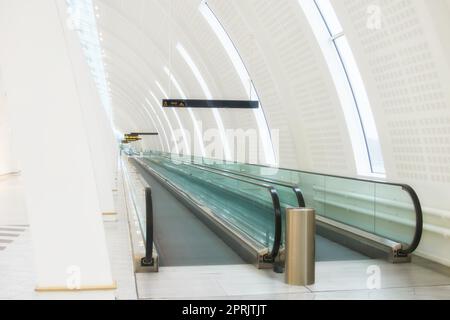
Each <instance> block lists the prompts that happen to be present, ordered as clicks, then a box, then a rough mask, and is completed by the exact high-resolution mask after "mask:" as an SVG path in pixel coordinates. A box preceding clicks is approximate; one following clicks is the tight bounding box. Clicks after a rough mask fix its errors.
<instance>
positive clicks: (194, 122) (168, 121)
mask: <svg viewBox="0 0 450 320" xmlns="http://www.w3.org/2000/svg"><path fill="white" fill-rule="evenodd" d="M102 3H103V4H104V5H105V6H106V7H108V8H109V9H110V10H112V11H113V12H114V13H115V14H117V15H118V16H120V17H121V18H122V19H124V20H126V21H127V23H128V24H129V25H130V26H132V27H134V28H135V29H136V30H137V31H138V32H139V33H140V36H141V37H143V38H145V39H146V41H147V43H148V44H151V46H152V48H154V49H155V53H156V54H157V55H156V56H155V55H154V56H152V57H153V58H156V57H157V58H159V59H158V60H159V61H162V63H161V66H163V65H165V64H166V63H165V62H164V58H163V57H164V54H163V53H162V52H160V48H159V47H158V46H157V45H155V44H154V42H153V40H152V39H151V38H148V37H147V34H146V32H145V31H144V30H142V29H141V28H140V26H138V25H136V24H135V23H133V22H131V21H129V20H128V18H127V17H125V16H124V15H122V14H121V13H120V12H118V11H117V10H116V9H115V8H113V7H111V6H109V5H107V4H105V3H104V2H102ZM102 30H105V26H102ZM105 32H107V34H109V35H111V36H113V37H114V38H115V39H117V40H118V41H119V42H120V43H121V45H123V47H124V48H128V46H126V45H125V43H126V42H125V41H124V40H123V39H121V38H120V37H119V36H118V35H117V34H115V33H113V32H108V31H104V33H105ZM130 51H132V54H133V55H134V56H135V57H137V58H138V60H139V61H140V62H144V65H145V66H147V67H148V68H149V69H151V70H152V74H154V75H155V77H154V79H156V81H158V79H159V77H156V74H157V72H156V71H155V70H154V68H153V65H151V64H149V63H147V61H146V59H145V58H141V57H140V55H139V54H138V53H137V52H136V51H135V50H130ZM122 60H123V61H127V63H129V60H125V59H122ZM167 62H168V61H167ZM141 65H142V64H141ZM150 92H154V91H153V90H150ZM160 105H161V104H160V103H158V106H160ZM157 109H158V110H159V108H157ZM161 111H162V112H163V113H164V110H161ZM173 112H174V115H175V118H176V119H177V122H178V124H179V125H180V130H181V131H182V132H183V140H184V144H185V148H186V150H187V152H188V153H189V154H190V148H189V146H188V141H187V137H186V135H185V133H184V132H185V130H184V128H183V126H182V124H181V121H178V120H179V116H178V114H177V112H176V110H173ZM190 113H191V114H192V115H193V118H192V119H193V125H194V126H196V125H197V120H196V118H195V115H194V112H193V111H192V110H191V112H190ZM164 118H165V119H166V121H167V123H168V126H169V129H170V131H171V132H172V137H173V139H174V143H175V148H176V149H178V147H177V145H176V141H175V135H174V131H173V126H172V123H171V122H170V120H169V119H168V117H167V115H166V114H165V113H164ZM196 134H197V135H198V134H199V133H198V132H196ZM202 138H203V137H199V139H202ZM177 153H178V151H177Z"/></svg>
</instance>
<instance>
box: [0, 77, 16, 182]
mask: <svg viewBox="0 0 450 320" xmlns="http://www.w3.org/2000/svg"><path fill="white" fill-rule="evenodd" d="M7 108H8V106H7V97H6V92H5V89H4V86H3V81H2V70H1V69H0V176H1V175H5V174H9V173H13V172H16V171H18V169H17V163H16V161H15V157H14V153H13V148H12V145H11V129H10V123H9V115H8V109H7Z"/></svg>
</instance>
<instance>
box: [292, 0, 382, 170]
mask: <svg viewBox="0 0 450 320" xmlns="http://www.w3.org/2000/svg"><path fill="white" fill-rule="evenodd" d="M299 3H300V5H301V7H302V9H303V11H304V13H305V15H306V17H307V19H308V21H309V23H310V25H311V27H312V29H313V32H314V34H315V36H316V38H317V40H318V42H319V45H320V47H321V49H322V51H323V54H324V56H325V60H326V61H327V64H328V68H329V69H330V73H331V75H332V77H333V80H334V83H335V85H336V89H337V92H338V94H339V99H340V100H341V105H342V108H343V111H344V116H345V120H346V123H347V128H348V130H349V134H350V139H351V142H352V147H353V152H354V156H355V163H356V167H357V171H358V174H361V175H370V174H378V175H381V176H384V175H385V172H386V171H385V167H384V161H383V156H382V151H381V145H380V140H379V136H378V131H377V128H376V125H375V119H374V117H373V114H372V110H371V107H370V101H369V97H368V95H367V91H366V89H365V85H364V82H363V80H362V77H361V73H360V71H359V68H358V65H357V63H356V59H355V57H354V56H353V52H352V50H351V48H350V45H349V43H348V40H347V37H346V35H345V33H344V30H343V28H342V25H341V24H340V22H339V19H338V17H337V15H336V12H335V11H334V9H333V7H332V5H331V3H330V1H329V0H312V1H302V0H299Z"/></svg>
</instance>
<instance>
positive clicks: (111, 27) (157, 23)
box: [98, 1, 257, 139]
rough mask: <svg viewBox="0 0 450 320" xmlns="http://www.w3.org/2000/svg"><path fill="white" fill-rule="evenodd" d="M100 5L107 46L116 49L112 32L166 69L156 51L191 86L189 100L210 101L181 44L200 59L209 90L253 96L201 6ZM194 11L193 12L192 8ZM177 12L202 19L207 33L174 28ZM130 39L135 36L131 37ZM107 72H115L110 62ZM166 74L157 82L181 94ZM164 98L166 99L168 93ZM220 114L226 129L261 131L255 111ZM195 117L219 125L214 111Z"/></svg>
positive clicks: (193, 133) (190, 3)
mask: <svg viewBox="0 0 450 320" xmlns="http://www.w3.org/2000/svg"><path fill="white" fill-rule="evenodd" d="M98 3H99V4H100V5H99V7H100V14H101V17H100V19H99V22H98V23H99V26H100V29H101V30H102V32H103V36H104V47H105V48H107V47H108V46H110V44H109V43H108V42H109V40H108V34H114V36H115V37H116V38H117V37H120V38H121V42H124V43H123V45H124V46H126V47H128V48H129V50H132V51H134V52H135V53H136V54H139V56H141V57H145V58H144V60H146V61H145V62H146V63H147V64H149V65H152V67H153V68H152V69H155V68H157V66H159V68H160V70H161V71H163V68H162V67H161V63H160V62H158V61H157V60H158V59H155V57H154V54H155V53H156V54H157V55H158V53H159V56H160V57H164V58H163V59H166V61H164V62H163V64H164V65H165V66H167V67H168V68H169V69H170V70H171V72H172V73H173V75H174V77H175V78H176V79H177V81H178V82H179V83H181V85H182V86H185V88H184V91H185V92H188V93H189V98H204V97H205V94H204V92H202V90H201V87H200V86H199V84H198V83H197V81H195V78H194V76H193V75H192V72H191V71H190V70H189V68H188V67H187V66H186V63H184V62H183V60H182V58H181V57H180V56H179V55H177V54H176V52H174V47H175V44H176V42H177V41H179V42H180V43H182V45H183V46H184V47H185V48H186V50H187V51H188V52H189V54H190V56H191V57H192V60H194V61H195V63H196V65H197V66H198V68H199V69H200V70H201V74H202V76H203V77H204V78H205V81H206V82H207V83H208V87H209V89H210V91H211V92H212V95H213V96H214V98H232V99H246V98H248V94H247V93H245V92H244V90H243V88H242V86H241V85H240V82H239V78H238V75H237V74H236V72H235V71H234V68H233V66H232V64H231V62H230V61H229V58H228V57H227V55H226V52H225V51H224V50H223V48H222V46H221V44H220V42H219V41H218V39H217V38H216V36H215V34H214V33H213V32H212V30H211V28H210V26H208V24H207V22H206V21H205V20H204V18H203V17H201V15H200V13H199V11H198V5H199V4H200V2H197V1H182V2H180V1H175V2H174V3H176V6H173V7H171V6H167V2H160V3H159V4H160V5H161V6H160V5H158V4H157V3H156V2H155V1H144V2H143V3H141V2H140V1H134V2H127V3H126V6H124V5H123V3H122V2H120V1H104V2H102V1H99V2H98ZM193 4H195V6H193ZM131 7H133V8H136V7H137V8H141V10H135V9H131ZM164 8H165V9H164ZM177 8H178V9H177ZM189 8H190V10H188V9H189ZM161 9H163V10H165V11H164V12H166V15H164V14H162V13H161ZM143 12H146V15H145V17H143V14H142V13H143ZM155 12H157V14H155ZM172 12H173V13H172ZM176 12H178V14H179V15H181V14H186V12H191V13H192V15H193V17H195V19H194V20H195V21H199V23H200V25H199V26H198V28H199V30H197V31H201V32H195V33H194V34H195V35H196V36H195V37H192V33H190V32H189V33H188V35H184V34H183V33H185V32H184V26H181V27H180V26H175V27H170V25H171V24H172V19H170V16H174V17H176V14H177V13H176ZM175 19H177V18H175ZM177 20H180V19H177ZM149 22H151V23H149ZM161 25H163V26H165V28H161ZM170 28H171V30H173V31H172V32H168V31H167V30H169V29H170ZM177 28H178V29H177ZM202 30H206V34H207V37H202V38H200V36H201V34H202V32H203V33H205V32H204V31H202ZM170 33H172V34H176V35H177V36H176V37H175V36H173V37H172V36H171V35H170ZM186 33H187V32H186ZM118 35H120V36H118ZM130 35H133V36H131V37H130ZM170 38H171V41H172V42H173V43H172V45H170V43H169V41H168V39H170ZM202 43H212V45H211V48H213V49H215V51H216V52H214V51H213V50H212V49H208V48H204V50H203V48H202V45H201V44H202ZM115 45H117V44H115ZM198 48H201V49H202V50H199V49H198ZM114 50H115V49H114V46H111V48H110V49H108V48H107V49H106V51H107V56H109V55H110V54H111V53H110V52H111V51H114ZM199 51H200V53H199ZM208 56H211V58H207V59H205V57H208ZM129 60H132V59H125V63H132V62H129ZM155 60H156V61H155ZM141 62H142V61H141ZM107 70H108V71H109V72H110V65H109V62H108V66H107ZM216 74H221V78H220V79H216V77H215V75H216ZM163 76H164V78H160V77H161V76H155V77H157V78H158V79H157V81H158V82H159V83H160V84H161V85H162V86H163V87H164V89H165V90H166V91H167V92H170V94H172V95H174V94H175V95H176V94H179V93H178V90H175V89H174V88H173V85H172V84H171V81H170V78H169V77H168V76H167V74H163ZM222 76H223V79H226V78H227V77H228V78H230V79H232V80H229V82H230V84H228V83H226V82H225V83H224V82H222ZM219 80H220V81H219ZM153 81H154V80H153ZM231 83H233V85H231ZM146 85H148V86H150V85H152V83H151V82H148V83H147V84H146ZM151 91H152V92H153V93H155V94H156V93H157V92H159V91H160V90H157V89H151ZM224 91H225V92H224ZM170 94H169V95H170ZM158 98H163V95H161V96H159V97H158ZM169 113H170V112H169ZM179 113H180V114H179V117H180V119H184V121H183V125H184V124H186V129H187V130H188V131H189V132H190V133H191V139H195V137H196V130H195V128H194V125H193V123H192V119H191V117H190V115H189V113H188V112H187V111H184V110H181V111H179ZM217 113H218V114H219V115H220V119H222V121H223V124H224V127H225V128H226V129H236V128H241V129H244V130H245V129H247V128H251V129H257V124H256V122H255V118H254V115H253V113H252V111H248V110H242V112H241V111H240V112H239V114H237V112H236V111H229V110H220V111H217ZM195 115H196V117H197V119H199V120H202V124H203V129H204V130H206V129H209V128H214V127H217V126H218V125H217V121H215V119H214V117H212V115H211V111H210V110H195ZM188 119H189V120H188ZM171 126H172V127H173V128H177V129H178V128H179V124H178V120H177V119H176V117H173V118H172V119H171ZM197 139H198V138H197Z"/></svg>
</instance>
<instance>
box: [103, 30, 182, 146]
mask: <svg viewBox="0 0 450 320" xmlns="http://www.w3.org/2000/svg"><path fill="white" fill-rule="evenodd" d="M104 34H107V35H109V36H111V37H113V38H115V39H116V40H118V44H119V45H120V46H122V48H124V49H128V47H127V46H125V45H124V42H123V41H122V40H121V39H120V38H119V37H118V36H116V35H115V34H113V33H108V32H107V31H106V32H104ZM113 52H114V54H110V55H109V56H110V57H111V58H112V61H113V63H112V64H111V65H112V66H113V67H114V68H116V69H119V73H118V74H117V78H118V79H123V78H126V79H127V81H121V83H122V82H123V83H124V84H127V87H128V83H130V81H131V82H132V83H133V84H134V86H133V87H134V88H136V87H138V88H140V87H141V86H142V84H147V83H148V81H147V80H146V79H145V77H144V75H143V74H142V73H141V70H142V68H140V69H138V68H135V67H134V65H133V64H132V63H130V62H129V61H128V60H126V59H124V58H122V57H121V56H120V55H119V54H118V53H117V50H115V51H113ZM128 53H129V54H132V55H133V58H134V59H133V61H139V65H140V66H141V67H147V68H148V69H149V71H150V72H149V73H148V74H150V75H153V78H152V79H154V78H155V77H156V76H155V71H154V70H153V68H152V67H150V66H149V65H148V64H147V63H146V61H145V60H144V59H143V58H141V57H140V56H139V55H138V54H137V53H136V52H135V51H133V50H129V52H128ZM125 61H126V62H125ZM117 62H119V63H121V64H124V65H126V66H127V67H121V66H119V64H118V63H117ZM142 62H143V63H142ZM130 69H131V70H132V72H130ZM110 72H113V74H114V71H110ZM135 77H138V78H140V79H137V80H136V79H133V78H135ZM150 84H151V82H150V83H149V87H150ZM139 91H140V96H142V97H147V96H146V94H147V93H148V91H147V88H142V89H140V90H139ZM143 102H144V100H143V101H142V102H137V105H142V104H143ZM156 110H158V111H160V112H162V113H164V110H160V109H156ZM146 112H148V109H146ZM152 112H155V109H153V108H152ZM155 116H156V117H157V119H158V118H159V116H158V115H157V114H155ZM165 118H166V120H167V124H168V125H169V128H172V126H171V122H170V120H169V119H168V118H167V117H166V115H165ZM161 130H162V132H163V134H164V136H165V137H166V142H167V148H168V149H167V151H168V152H170V150H171V148H170V143H169V142H168V141H169V140H168V139H167V134H166V131H165V128H164V125H163V124H162V122H161ZM171 132H173V129H171ZM172 137H173V138H175V136H174V135H172Z"/></svg>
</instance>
